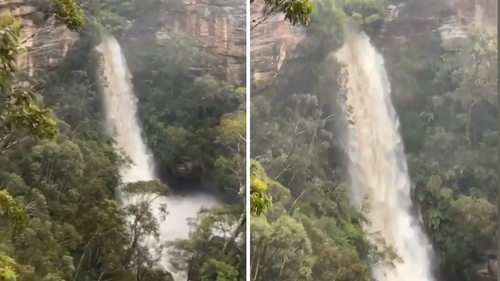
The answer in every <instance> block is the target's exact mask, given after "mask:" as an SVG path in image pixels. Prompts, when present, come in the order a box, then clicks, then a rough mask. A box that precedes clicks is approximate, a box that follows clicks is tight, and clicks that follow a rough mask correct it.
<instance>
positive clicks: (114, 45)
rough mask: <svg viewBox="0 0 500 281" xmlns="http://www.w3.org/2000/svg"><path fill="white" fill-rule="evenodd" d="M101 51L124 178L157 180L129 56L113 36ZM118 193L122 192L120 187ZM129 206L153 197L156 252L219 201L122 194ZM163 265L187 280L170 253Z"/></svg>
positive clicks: (178, 280)
mask: <svg viewBox="0 0 500 281" xmlns="http://www.w3.org/2000/svg"><path fill="white" fill-rule="evenodd" d="M97 51H98V52H99V53H100V54H101V56H102V63H101V69H100V70H101V72H102V75H103V76H104V79H105V82H104V83H105V86H104V87H103V89H102V92H103V93H102V94H103V102H104V112H105V116H106V127H107V129H108V131H109V133H110V134H111V136H112V137H113V139H114V141H115V150H116V151H117V152H118V153H123V154H125V155H126V156H127V157H128V158H129V159H130V160H131V161H132V164H130V165H128V166H126V167H121V168H120V177H121V180H122V182H123V183H124V184H126V183H133V182H139V181H151V180H156V179H157V177H156V175H155V166H154V161H153V157H152V155H151V154H150V152H149V150H148V148H147V146H146V143H145V141H144V140H143V138H142V130H141V127H140V125H139V122H138V117H137V98H136V96H135V95H134V91H133V85H132V82H131V79H132V75H131V74H130V72H129V69H128V66H127V62H126V59H125V57H124V55H123V53H122V50H121V46H120V44H119V43H118V41H117V40H116V39H115V38H114V37H112V36H103V38H102V41H101V44H100V45H99V46H97ZM117 189H118V190H117V194H121V192H120V187H119V186H118V187H117ZM120 199H121V200H122V203H123V204H124V205H125V206H126V205H127V204H131V203H134V202H137V201H138V200H152V204H151V208H152V210H151V211H152V212H153V214H154V216H155V218H156V219H157V220H158V222H159V233H160V238H159V241H155V240H154V239H153V238H151V239H149V241H147V242H146V246H148V247H149V248H150V249H151V252H152V253H153V252H155V250H156V249H155V248H157V247H158V243H164V242H169V241H174V240H176V239H185V238H188V237H189V226H188V221H187V219H188V218H194V217H196V215H197V213H198V211H199V210H200V209H201V208H203V207H207V208H209V207H212V206H214V205H215V204H216V201H215V199H214V198H212V197H210V196H208V195H196V196H182V197H181V196H169V197H152V195H145V196H140V197H139V196H137V197H133V196H130V197H122V198H120ZM164 204H166V205H167V210H168V215H167V216H166V218H165V220H163V221H162V217H163V216H162V214H161V212H160V207H161V206H162V205H164ZM161 265H162V266H163V267H165V269H166V270H168V271H169V272H171V273H172V275H173V277H174V280H175V281H183V280H186V279H187V277H186V274H185V273H184V272H175V270H174V269H173V267H172V266H171V263H170V258H169V255H168V254H167V253H163V255H162V257H161Z"/></svg>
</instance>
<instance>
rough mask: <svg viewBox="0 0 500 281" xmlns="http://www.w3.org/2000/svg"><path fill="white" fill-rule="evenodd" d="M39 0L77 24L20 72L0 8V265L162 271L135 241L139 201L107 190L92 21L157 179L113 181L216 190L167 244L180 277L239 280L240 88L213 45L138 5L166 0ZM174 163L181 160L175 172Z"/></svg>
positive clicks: (146, 227)
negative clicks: (73, 35)
mask: <svg viewBox="0 0 500 281" xmlns="http://www.w3.org/2000/svg"><path fill="white" fill-rule="evenodd" d="M50 4H51V5H53V6H50V9H46V10H47V13H48V14H47V15H48V16H50V15H52V14H54V15H55V17H56V19H58V20H59V21H60V23H62V24H65V25H66V26H67V27H68V28H70V29H71V30H74V31H79V34H78V35H79V38H78V39H77V41H76V42H75V45H74V46H73V47H74V48H73V49H72V50H71V51H70V52H69V53H68V54H67V55H66V57H65V58H64V60H63V61H62V62H61V63H60V64H59V65H56V66H55V67H54V68H52V69H50V71H47V69H35V71H34V74H32V75H31V76H29V77H28V76H27V75H26V73H24V72H22V71H20V70H18V69H17V67H16V62H15V58H16V57H17V56H18V54H19V53H20V52H22V51H23V50H22V49H21V48H20V47H21V46H20V42H21V38H20V29H19V24H18V22H17V20H16V19H15V18H13V17H12V16H9V15H5V16H3V17H1V21H0V24H1V29H0V32H1V33H0V38H1V41H2V44H1V48H0V59H1V63H2V64H1V70H0V71H1V73H0V86H1V100H0V114H1V119H0V121H1V123H0V125H1V127H2V130H1V135H0V137H1V139H0V141H1V143H0V167H1V172H0V237H1V239H0V279H2V280H8V281H13V280H17V281H30V280H33V281H34V280H44V281H62V280H73V281H88V280H120V281H127V280H136V281H138V280H157V281H165V280H171V278H172V277H171V276H170V274H169V273H168V272H165V271H164V270H162V269H158V267H157V262H158V261H157V260H156V259H157V257H156V256H153V255H152V253H151V251H149V249H146V248H145V246H144V243H142V241H144V239H146V238H148V237H158V235H159V233H158V224H159V223H162V222H161V221H159V220H157V219H156V218H155V217H154V216H152V213H151V209H150V207H151V206H150V203H151V201H150V200H144V201H141V202H136V203H134V204H131V205H127V207H126V208H120V205H119V203H118V202H117V201H116V200H115V198H116V194H115V188H116V187H117V185H118V184H119V182H120V179H119V177H118V173H117V172H118V168H119V166H120V165H123V164H124V163H125V162H124V161H123V160H124V159H119V158H118V157H117V155H116V154H115V153H114V151H113V147H112V140H111V139H110V138H109V137H108V136H107V134H106V132H105V129H104V127H103V120H104V116H103V112H102V108H101V97H100V95H99V92H98V87H97V85H98V83H96V82H97V77H96V73H97V72H96V68H97V66H98V57H97V56H96V54H95V53H94V52H93V47H94V46H95V44H97V43H98V42H99V40H100V37H99V36H100V34H101V32H102V30H101V29H102V28H104V29H107V30H108V31H110V32H111V33H113V34H114V35H115V36H117V37H118V39H119V41H121V42H122V46H123V47H124V50H125V53H126V57H127V60H128V61H129V65H130V66H131V67H130V70H131V73H132V75H133V77H134V81H133V82H134V84H135V92H136V94H137V95H138V97H139V117H140V119H141V122H142V123H143V124H144V128H145V135H146V138H147V140H148V141H149V145H150V147H151V149H152V151H153V153H154V156H155V158H156V160H157V164H158V165H157V166H158V167H160V168H159V171H158V173H159V175H160V176H161V179H162V180H163V181H164V183H161V182H158V181H152V182H138V183H133V184H129V185H126V186H125V187H124V189H123V190H122V194H121V195H122V196H131V195H134V196H137V195H143V194H146V193H147V194H152V195H154V196H166V195H168V193H169V192H174V193H175V192H182V193H187V194H189V193H190V192H191V190H190V188H191V186H195V187H199V188H198V190H199V189H206V190H207V191H208V192H210V193H212V194H213V195H214V196H216V197H217V198H218V199H220V201H221V202H224V203H228V204H229V205H222V206H220V207H217V208H215V209H213V210H207V211H205V212H204V213H202V214H200V216H199V217H198V218H195V219H194V220H193V221H192V222H191V227H192V233H191V237H190V238H189V239H187V240H186V241H179V242H178V243H177V244H176V245H174V246H175V249H176V252H177V254H178V257H179V264H178V267H179V268H184V269H186V270H187V272H188V274H189V276H190V279H189V280H193V281H194V280H207V281H208V280H213V281H215V280H227V281H236V280H243V278H244V276H245V274H244V273H245V250H244V249H245V243H244V241H242V239H241V237H242V236H243V235H244V226H245V223H246V218H245V216H244V198H245V196H244V195H243V194H244V192H243V191H244V181H245V173H244V167H245V161H244V155H245V145H244V143H245V135H246V134H245V123H246V122H245V103H244V101H245V98H244V93H245V89H244V88H240V87H239V86H238V85H231V84H230V83H228V82H224V81H223V79H222V78H221V77H222V76H221V75H220V74H221V69H220V67H219V66H220V65H221V63H220V58H219V57H217V56H216V55H214V54H211V53H208V52H207V51H206V50H204V49H203V48H199V47H198V46H197V44H196V43H195V41H194V40H192V39H190V38H187V37H186V36H184V35H182V34H177V33H171V34H169V37H167V38H164V39H157V38H156V37H155V35H154V33H155V30H153V31H152V32H151V30H152V29H158V28H159V26H158V23H159V19H158V18H157V21H155V22H151V21H146V20H145V18H146V17H147V16H150V14H151V12H158V10H159V9H160V8H161V9H164V11H166V10H168V9H173V8H175V7H173V6H175V5H174V4H172V3H169V4H167V5H166V6H165V4H163V5H164V6H163V7H161V6H158V5H160V4H161V2H160V1H149V2H142V3H140V4H137V6H136V3H135V2H133V1H132V2H121V3H120V4H119V5H117V4H116V3H115V2H113V1H92V0H90V1H79V2H78V4H80V6H81V7H82V10H80V8H79V6H78V5H76V4H75V3H74V2H72V1H66V0H64V1H59V0H57V1H56V0H54V1H50ZM169 5H170V6H169ZM177 8H178V6H177ZM84 19H85V22H84ZM131 22H133V24H132V26H130V23H131ZM49 28H50V27H49ZM148 28H149V30H150V31H148V32H141V31H142V30H144V29H148ZM138 31H140V32H138ZM200 68H201V69H203V71H201V72H200V71H199V70H197V69H200ZM181 164H182V165H184V166H185V167H192V168H187V169H186V170H187V173H179V172H178V171H179V170H181V169H179V166H180V165H181ZM165 183H166V184H167V185H168V187H167V185H166V184H165ZM188 183H189V184H188ZM146 198H148V199H149V198H150V197H146ZM164 211H167V212H168V206H167V207H166V210H164ZM169 215H173V214H169ZM130 222H131V223H130ZM221 225H223V227H225V228H226V229H225V230H223V229H221ZM234 226H236V227H234ZM221 245H222V246H221ZM165 246H167V245H165ZM161 248H163V247H159V249H158V250H161ZM208 249H210V250H208ZM164 253H165V252H164ZM180 261H182V262H180Z"/></svg>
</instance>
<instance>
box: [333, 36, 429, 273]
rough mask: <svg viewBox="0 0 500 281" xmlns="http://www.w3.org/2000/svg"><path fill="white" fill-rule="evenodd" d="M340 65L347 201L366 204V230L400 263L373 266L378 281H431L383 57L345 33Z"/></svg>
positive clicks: (426, 247) (361, 38) (365, 39)
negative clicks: (349, 197) (349, 195)
mask: <svg viewBox="0 0 500 281" xmlns="http://www.w3.org/2000/svg"><path fill="white" fill-rule="evenodd" d="M335 57H336V58H337V60H338V61H340V62H341V63H343V64H344V65H345V69H344V70H345V79H344V81H343V82H344V86H345V90H346V101H345V104H344V105H345V114H346V116H347V118H348V119H349V121H350V122H346V123H349V125H347V145H346V147H345V149H346V152H347V154H348V157H349V176H350V181H351V192H352V196H353V198H352V199H353V201H354V202H355V203H356V204H360V203H361V202H362V201H363V199H364V198H365V197H366V198H368V202H367V203H368V209H369V214H368V219H369V220H370V223H369V224H368V225H367V226H366V229H367V231H369V232H370V233H378V234H379V235H380V236H381V237H383V238H384V239H385V243H386V245H387V246H391V247H392V248H393V250H394V251H395V253H396V254H397V255H398V257H399V258H400V259H401V260H399V261H398V260H396V261H394V266H393V267H391V266H388V265H386V264H381V265H378V266H377V267H376V268H375V269H374V277H375V278H376V279H377V280H378V281H403V280H404V281H432V280H434V279H433V277H432V274H431V253H432V247H431V245H430V243H429V241H428V239H427V237H426V235H425V234H424V232H423V230H422V229H421V227H420V226H419V225H418V223H417V222H418V221H417V220H416V218H414V217H413V216H412V214H411V211H410V209H411V205H412V202H411V197H410V179H409V176H408V169H407V164H406V158H405V154H404V149H403V144H402V140H401V136H400V135H399V132H398V129H399V121H398V117H397V115H396V112H395V110H394V108H393V105H392V102H391V99H390V93H391V87H390V83H389V79H388V77H387V73H386V70H385V67H384V59H383V57H382V56H381V55H380V54H379V53H377V51H376V49H375V48H374V47H373V46H372V44H371V43H370V39H369V37H368V36H367V35H366V34H364V33H363V32H359V31H353V30H348V31H346V34H345V43H344V46H343V47H342V48H341V49H340V50H339V51H337V52H336V53H335Z"/></svg>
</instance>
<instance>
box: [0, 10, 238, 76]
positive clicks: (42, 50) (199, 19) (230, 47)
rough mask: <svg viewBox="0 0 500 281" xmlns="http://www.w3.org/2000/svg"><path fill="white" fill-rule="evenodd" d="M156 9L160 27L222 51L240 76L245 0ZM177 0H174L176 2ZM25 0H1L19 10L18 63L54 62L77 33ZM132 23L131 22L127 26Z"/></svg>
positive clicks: (29, 66) (28, 66) (40, 65)
mask: <svg viewBox="0 0 500 281" xmlns="http://www.w3.org/2000/svg"><path fill="white" fill-rule="evenodd" d="M163 1H164V2H163V4H161V5H160V7H159V10H160V11H157V12H159V13H158V14H159V15H161V16H160V25H161V27H160V30H161V31H160V33H168V32H171V31H178V32H184V33H186V34H188V35H189V36H191V37H192V38H194V39H195V40H197V41H198V42H199V46H200V47H203V48H207V49H210V50H211V51H213V52H216V53H218V54H220V55H221V57H222V65H223V67H224V69H225V72H226V73H225V74H226V78H227V80H229V81H236V82H241V81H238V80H241V72H242V71H243V70H244V63H245V54H246V48H245V47H246V40H245V39H246V21H245V19H246V12H245V0H231V1H223V2H221V3H218V2H220V1H217V0H176V1H177V2H178V5H177V6H178V7H177V8H175V5H173V4H172V3H173V2H174V1H173V0H163ZM177 2H176V3H177ZM32 3H33V2H30V1H28V0H2V1H0V10H8V11H10V12H11V13H12V14H13V15H15V16H17V17H18V18H19V19H20V21H21V25H22V37H23V39H22V40H23V48H24V49H25V51H24V52H23V54H22V55H21V56H19V61H18V65H19V67H20V68H21V69H25V70H28V71H29V72H31V73H32V72H33V71H34V70H35V69H47V68H50V67H52V66H56V65H57V64H58V63H59V62H61V60H62V59H63V58H64V57H65V55H66V53H67V52H68V51H69V50H70V49H71V47H72V46H73V44H74V42H75V41H76V40H77V34H74V33H72V32H70V31H69V30H68V29H67V28H65V27H64V26H61V25H56V24H55V20H54V19H52V18H49V19H45V18H44V14H43V11H41V10H40V7H37V5H35V4H32ZM132 25H133V23H132V22H129V26H128V27H130V26H132Z"/></svg>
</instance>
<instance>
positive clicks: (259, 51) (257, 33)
mask: <svg viewBox="0 0 500 281" xmlns="http://www.w3.org/2000/svg"><path fill="white" fill-rule="evenodd" d="M264 9H265V6H264V2H263V1H262V0H256V1H255V2H254V3H253V4H251V6H250V28H251V30H250V38H251V39H250V40H251V41H250V54H251V55H250V57H251V59H250V64H251V66H250V67H251V70H252V78H251V79H252V80H253V81H265V80H269V79H271V78H272V77H274V76H275V75H276V73H277V72H278V70H279V69H280V68H281V65H282V64H283V61H284V60H285V59H286V58H287V54H288V52H289V51H290V50H291V49H293V48H294V47H295V46H296V45H297V43H298V42H300V40H302V39H303V36H302V33H301V32H299V31H298V28H296V29H294V28H293V27H291V26H290V24H288V23H287V22H286V21H284V17H283V15H280V14H278V15H274V16H271V17H269V18H263V12H264Z"/></svg>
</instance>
